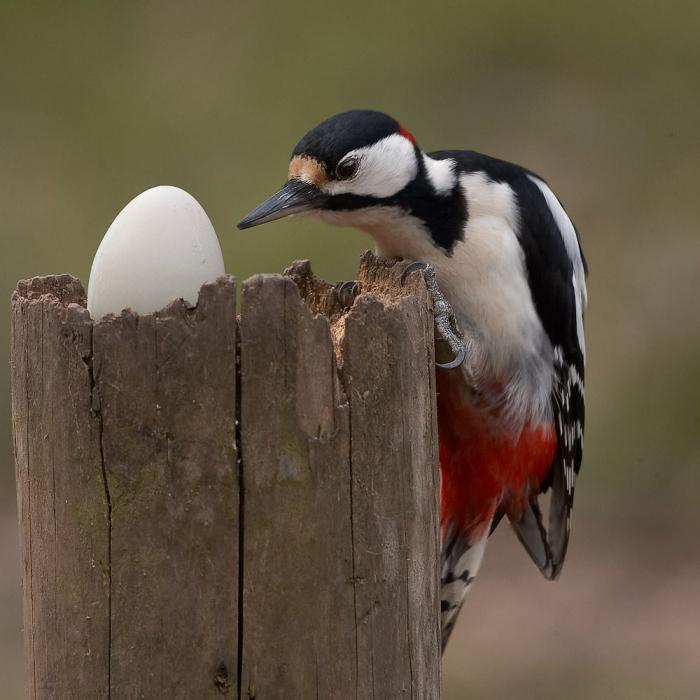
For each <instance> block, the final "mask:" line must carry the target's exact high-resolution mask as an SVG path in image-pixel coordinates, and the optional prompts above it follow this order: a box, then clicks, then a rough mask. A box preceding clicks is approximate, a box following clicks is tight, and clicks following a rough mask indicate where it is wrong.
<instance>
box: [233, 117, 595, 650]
mask: <svg viewBox="0 0 700 700" xmlns="http://www.w3.org/2000/svg"><path fill="white" fill-rule="evenodd" d="M293 214H306V215H311V216H315V217H317V218H319V219H321V220H323V221H326V222H330V223H332V224H337V225H341V226H349V227H354V228H356V229H359V230H361V231H364V232H366V233H368V234H369V235H370V236H371V237H372V238H373V239H374V242H375V245H376V250H377V253H378V254H380V255H382V256H385V257H389V258H398V259H401V260H405V261H406V264H407V265H408V266H409V268H408V269H410V270H413V269H415V268H416V267H419V268H421V269H422V270H423V271H424V274H425V278H426V283H428V286H429V289H430V291H431V293H432V294H433V296H434V298H435V299H436V302H438V303H436V306H435V308H436V338H437V339H442V340H445V341H446V342H447V343H448V344H449V347H450V348H452V350H453V354H454V355H455V356H456V357H455V358H454V360H453V361H451V362H446V363H442V364H438V365H437V367H436V389H437V415H438V440H439V449H438V454H439V462H440V477H441V478H440V538H441V558H440V626H441V638H442V649H443V651H444V649H445V646H446V644H447V641H448V639H449V638H450V634H451V632H452V630H453V628H454V625H455V621H456V619H457V616H458V614H459V611H460V609H461V607H462V603H463V601H464V597H465V594H466V593H467V591H468V590H469V588H470V587H471V585H472V583H473V581H474V579H475V577H476V575H477V573H478V571H479V568H480V566H481V562H482V558H483V556H484V550H485V547H486V544H487V541H488V538H489V536H490V534H491V533H492V532H493V531H494V530H495V528H496V526H497V525H498V524H499V522H500V521H501V520H502V519H503V518H504V517H505V518H507V520H508V521H509V522H510V524H511V526H512V528H513V530H514V531H515V533H516V535H517V537H518V539H519V541H520V542H521V543H522V545H523V546H524V548H525V550H526V551H527V553H528V554H529V555H530V557H531V559H532V560H533V561H534V563H535V564H536V566H537V567H538V568H539V570H540V571H541V573H542V574H543V575H544V577H545V578H546V579H549V580H554V579H556V578H557V577H558V575H559V574H560V572H561V569H562V565H563V563H564V558H565V556H566V552H567V547H568V542H569V534H570V527H571V512H572V507H573V499H574V489H575V484H576V478H577V475H578V473H579V470H580V467H581V460H582V454H583V433H584V419H585V394H584V368H585V339H584V325H583V322H584V313H585V309H586V306H587V291H586V278H587V275H588V266H587V263H586V260H585V258H584V255H583V252H582V249H581V244H580V237H579V233H578V230H577V229H576V227H575V226H574V224H573V222H572V220H571V218H570V217H569V215H568V214H567V213H566V210H565V209H564V207H563V205H562V204H561V202H560V200H559V199H558V198H557V196H556V195H555V194H554V192H553V191H552V189H551V188H550V187H549V185H548V184H547V182H546V181H545V180H544V179H543V178H542V177H540V176H538V175H537V174H535V173H534V172H532V171H531V170H528V169H527V168H524V167H521V166H519V165H515V164H513V163H510V162H507V161H504V160H500V159H498V158H494V157H490V156H487V155H483V154H481V153H478V152H475V151H464V150H441V151H431V152H424V151H423V150H422V149H421V148H420V146H419V145H418V142H417V140H416V138H415V137H414V136H413V134H412V133H411V132H410V131H409V130H408V129H406V128H405V127H404V126H403V124H402V123H401V122H399V121H397V120H395V119H393V118H392V117H390V116H388V115H386V114H384V113H382V112H378V111H374V110H350V111H346V112H342V113H340V114H336V115H334V116H332V117H330V118H328V119H326V120H325V121H322V122H321V123H320V124H318V125H317V126H316V127H314V128H313V129H311V130H310V131H309V132H308V133H307V134H306V135H305V136H303V137H302V139H301V140H300V141H299V142H298V144H297V145H296V147H295V148H294V150H293V152H292V156H291V160H290V162H289V168H288V177H287V182H286V184H285V185H284V187H283V188H282V189H281V190H280V191H279V192H277V193H276V194H274V195H272V196H271V197H270V198H269V199H267V200H266V201H265V202H263V204H261V205H260V206H259V207H257V208H256V209H255V210H253V211H252V212H251V213H250V214H249V215H248V216H246V217H245V218H244V219H243V220H242V221H241V222H240V223H239V225H238V226H239V228H249V227H252V226H257V225H259V224H262V223H265V222H269V221H273V220H275V219H280V218H282V217H286V216H289V215H293ZM438 306H439V307H440V309H441V311H442V312H441V319H440V322H439V323H438V319H437V309H438ZM445 309H446V311H445ZM446 319H447V320H446ZM448 320H449V322H448ZM453 321H454V322H453ZM545 501H548V506H549V512H548V517H547V518H546V520H545V516H544V513H545Z"/></svg>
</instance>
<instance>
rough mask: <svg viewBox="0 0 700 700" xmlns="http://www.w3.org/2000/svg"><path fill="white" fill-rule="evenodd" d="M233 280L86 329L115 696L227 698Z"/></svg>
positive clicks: (231, 655) (234, 513)
mask: <svg viewBox="0 0 700 700" xmlns="http://www.w3.org/2000/svg"><path fill="white" fill-rule="evenodd" d="M235 332H236V331H235V284H234V282H233V280H226V281H222V282H221V283H219V284H217V285H205V286H204V287H203V288H202V291H201V293H200V299H199V303H198V305H197V307H196V309H194V310H191V309H187V308H186V307H185V305H184V303H183V302H182V301H179V302H175V303H173V304H171V305H170V306H169V307H168V308H167V309H165V310H164V311H161V312H159V313H157V314H153V315H149V316H140V317H139V316H136V315H135V314H132V313H124V314H122V315H120V316H118V317H112V318H108V319H106V320H103V321H101V322H100V323H98V324H96V325H95V331H94V366H95V381H96V386H97V390H98V392H99V399H100V411H101V415H102V450H103V456H104V464H105V471H106V475H107V483H108V489H109V497H110V504H111V527H110V542H111V551H110V572H111V592H112V595H111V667H110V688H111V697H112V698H133V697H144V698H182V699H183V700H184V699H189V698H198V699H199V698H202V699H204V698H220V697H228V698H235V697H236V696H237V675H236V674H237V641H238V633H237V628H238V619H237V617H238V585H237V578H238V501H239V498H238V477H237V470H236V444H235V437H236V436H235V433H236V428H235V405H236V347H235V345H236V339H235Z"/></svg>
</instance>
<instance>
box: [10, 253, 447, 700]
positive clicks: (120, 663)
mask: <svg viewBox="0 0 700 700" xmlns="http://www.w3.org/2000/svg"><path fill="white" fill-rule="evenodd" d="M400 270H401V266H400V265H397V264H395V263H393V262H390V261H382V260H379V259H377V258H375V257H374V256H372V255H366V256H365V257H364V258H363V260H362V264H361V268H360V272H359V276H358V289H359V296H358V297H357V298H356V299H355V301H354V303H350V305H349V307H348V303H347V300H345V301H344V302H342V303H341V300H340V299H339V298H338V295H337V294H336V292H335V290H334V288H333V287H332V286H331V285H329V284H327V283H325V282H323V281H321V280H319V279H317V278H316V277H314V275H313V273H312V272H311V268H310V265H309V264H308V263H306V262H300V263H295V264H294V265H293V266H292V267H291V268H290V269H289V270H288V271H287V274H286V275H285V276H280V275H258V276H255V277H253V278H251V279H250V280H248V281H246V282H245V283H244V285H243V292H242V308H241V319H240V322H239V324H237V322H236V319H235V284H234V282H233V280H231V279H230V278H223V279H221V280H219V281H218V282H217V283H215V284H209V285H205V286H204V287H203V288H202V291H201V294H200V299H199V302H198V304H197V306H196V307H195V308H191V307H189V306H187V305H186V304H184V303H183V302H181V301H180V302H174V303H173V304H171V305H170V306H168V307H167V308H166V309H164V310H163V311H160V312H158V313H156V314H152V315H146V316H138V315H135V314H133V313H130V312H128V311H127V312H124V313H122V314H121V315H119V316H111V317H107V318H105V319H103V320H102V321H100V322H99V323H96V324H93V323H92V321H91V320H90V318H89V315H88V313H87V311H86V310H85V308H84V304H85V298H84V292H83V290H82V286H81V285H80V283H79V282H78V281H77V280H75V279H74V278H71V277H69V276H57V277H51V278H35V279H33V280H29V281H26V282H21V283H20V284H19V285H18V289H17V291H16V293H15V295H14V296H13V302H12V305H13V336H12V376H13V427H14V436H15V455H16V463H17V483H18V502H19V510H20V519H21V537H22V563H23V588H24V626H25V635H24V636H25V658H26V669H25V670H26V678H27V697H29V698H36V699H39V698H42V699H43V698H64V697H71V698H72V697H80V698H82V697H85V698H168V699H170V698H176V699H177V698H182V699H185V698H188V699H189V698H197V699H200V698H203V699H206V698H212V699H213V698H222V697H223V698H231V699H233V698H247V699H248V700H251V699H252V698H256V699H257V700H276V699H280V700H281V699H284V700H294V699H296V698H300V699H302V700H305V699H306V698H328V699H331V698H332V699H334V700H335V699H336V698H337V699H339V700H345V699H348V700H350V699H353V700H365V699H369V698H374V699H375V700H380V699H381V700H387V699H388V700H392V699H393V698H411V699H415V700H434V699H438V698H439V693H440V642H439V609H438V605H439V602H438V571H437V561H438V554H439V550H438V501H437V498H438V471H437V455H436V449H437V432H436V422H435V386H434V369H433V363H434V356H433V352H434V351H433V322H432V310H431V306H430V299H429V297H428V295H427V292H426V290H425V288H424V285H423V283H422V281H421V279H420V276H419V275H413V276H411V277H410V278H409V280H408V282H407V283H406V284H405V285H402V284H401V283H400V280H399V278H400ZM237 333H238V337H239V338H240V349H239V348H238V347H237ZM237 362H240V367H239V366H238V365H237ZM237 375H238V376H237ZM239 389H240V390H239ZM237 416H238V418H239V421H238V422H237V420H236V418H237Z"/></svg>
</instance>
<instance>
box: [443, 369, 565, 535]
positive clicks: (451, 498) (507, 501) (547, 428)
mask: <svg viewBox="0 0 700 700" xmlns="http://www.w3.org/2000/svg"><path fill="white" fill-rule="evenodd" d="M437 389H438V428H439V436H440V471H441V486H440V500H441V515H442V518H441V519H442V520H443V522H445V523H447V522H451V523H454V524H456V525H457V527H458V528H460V529H461V530H462V532H464V533H465V534H469V535H472V536H478V535H481V534H483V533H484V532H485V530H486V528H487V527H488V525H489V523H490V520H491V518H492V517H493V514H494V513H495V511H496V509H498V508H502V509H503V510H505V512H506V513H507V514H508V515H509V516H510V517H513V518H517V517H518V516H519V515H520V514H521V513H522V511H523V509H524V508H525V506H526V505H527V503H528V500H529V498H530V496H531V495H532V494H533V493H537V491H538V489H539V485H540V483H541V482H542V480H543V479H544V478H545V477H546V476H547V474H548V473H549V470H550V468H551V466H552V460H553V459H554V455H555V452H556V447H557V436H556V431H555V429H554V425H538V426H535V427H531V426H529V425H527V424H526V425H525V427H524V428H523V431H522V433H521V434H520V435H519V436H517V437H516V438H513V437H511V436H508V435H504V434H503V433H502V432H499V431H498V428H497V424H496V423H495V421H494V419H493V417H492V416H490V415H489V414H487V413H484V412H481V411H479V410H478V409H475V408H474V407H471V406H469V405H467V404H465V403H464V401H463V400H462V399H461V396H460V392H459V386H458V382H456V381H455V380H454V379H452V378H447V377H446V376H445V375H444V374H443V373H442V372H438V378H437Z"/></svg>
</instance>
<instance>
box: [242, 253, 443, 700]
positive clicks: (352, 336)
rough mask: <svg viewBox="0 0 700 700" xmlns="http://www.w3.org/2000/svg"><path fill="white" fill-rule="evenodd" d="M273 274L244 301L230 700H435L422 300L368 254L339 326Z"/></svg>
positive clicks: (316, 301) (323, 306)
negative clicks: (235, 670)
mask: <svg viewBox="0 0 700 700" xmlns="http://www.w3.org/2000/svg"><path fill="white" fill-rule="evenodd" d="M288 275H289V279H286V278H282V277H279V276H274V275H266V276H257V277H255V278H253V279H251V280H248V281H247V282H246V283H245V284H244V288H243V303H242V319H241V373H242V380H241V386H242V393H241V401H242V427H243V432H242V458H243V483H244V538H243V539H244V543H245V545H244V552H243V555H244V560H243V574H244V575H243V580H244V586H243V592H242V594H243V649H242V653H243V659H242V678H241V682H242V691H243V693H247V695H244V697H249V698H253V697H255V698H266V699H267V698H271V699H272V698H280V699H282V698H307V697H308V698H339V699H344V698H356V699H357V698H362V699H364V698H377V699H379V698H382V699H384V698H416V699H420V700H425V699H426V698H427V699H433V698H438V697H439V687H440V674H439V668H440V653H439V648H440V647H439V628H438V605H439V603H438V589H437V586H438V575H437V554H438V515H437V513H438V510H437V508H438V506H437V479H438V474H437V458H436V436H437V433H436V424H435V408H434V406H435V389H434V379H433V377H434V372H433V350H432V348H433V340H432V338H433V325H432V311H431V307H430V303H429V299H428V297H427V294H426V292H425V289H424V287H423V285H422V283H419V282H418V281H416V280H413V281H411V282H410V283H409V284H407V285H406V286H401V285H400V284H399V282H398V278H399V275H398V270H397V269H395V267H394V265H393V264H389V263H386V264H383V263H379V262H378V261H377V260H376V259H375V258H374V256H368V257H366V258H365V259H364V260H363V266H362V269H361V272H360V277H359V283H360V291H361V295H360V296H359V297H358V298H357V299H356V301H355V303H354V305H353V307H352V309H351V310H350V311H349V313H348V312H347V310H343V309H342V308H340V307H339V305H338V304H337V303H336V300H335V298H334V294H333V289H332V288H331V287H330V285H327V284H326V283H323V282H321V281H320V280H317V279H316V278H314V277H313V275H312V273H311V270H310V267H309V265H308V263H297V264H295V265H294V266H292V268H290V270H289V271H288ZM302 295H303V299H302Z"/></svg>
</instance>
